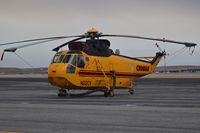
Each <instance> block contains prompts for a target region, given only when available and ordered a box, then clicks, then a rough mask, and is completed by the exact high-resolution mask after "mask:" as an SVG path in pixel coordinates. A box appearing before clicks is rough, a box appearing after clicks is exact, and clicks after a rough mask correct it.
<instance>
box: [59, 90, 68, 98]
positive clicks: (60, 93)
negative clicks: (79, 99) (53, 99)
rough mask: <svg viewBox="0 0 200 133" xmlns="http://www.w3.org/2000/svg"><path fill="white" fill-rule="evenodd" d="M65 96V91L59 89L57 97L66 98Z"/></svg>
mask: <svg viewBox="0 0 200 133" xmlns="http://www.w3.org/2000/svg"><path fill="white" fill-rule="evenodd" d="M67 95H68V93H67V90H65V89H59V90H58V96H59V97H64V96H67Z"/></svg>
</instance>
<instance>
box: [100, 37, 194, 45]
mask: <svg viewBox="0 0 200 133" xmlns="http://www.w3.org/2000/svg"><path fill="white" fill-rule="evenodd" d="M100 37H126V38H136V39H145V40H153V41H160V42H169V43H176V44H183V45H185V46H186V47H195V46H196V45H197V44H196V43H192V42H180V41H174V40H167V39H165V38H163V39H160V38H149V37H141V36H130V35H108V34H102V35H100Z"/></svg>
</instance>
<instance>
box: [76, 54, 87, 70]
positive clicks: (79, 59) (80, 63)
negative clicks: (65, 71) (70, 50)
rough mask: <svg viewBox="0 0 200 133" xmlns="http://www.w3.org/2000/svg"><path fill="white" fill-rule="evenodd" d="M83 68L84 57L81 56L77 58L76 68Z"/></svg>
mask: <svg viewBox="0 0 200 133" xmlns="http://www.w3.org/2000/svg"><path fill="white" fill-rule="evenodd" d="M84 66H85V63H84V57H83V56H82V55H79V56H78V63H77V67H81V68H83V67H84Z"/></svg>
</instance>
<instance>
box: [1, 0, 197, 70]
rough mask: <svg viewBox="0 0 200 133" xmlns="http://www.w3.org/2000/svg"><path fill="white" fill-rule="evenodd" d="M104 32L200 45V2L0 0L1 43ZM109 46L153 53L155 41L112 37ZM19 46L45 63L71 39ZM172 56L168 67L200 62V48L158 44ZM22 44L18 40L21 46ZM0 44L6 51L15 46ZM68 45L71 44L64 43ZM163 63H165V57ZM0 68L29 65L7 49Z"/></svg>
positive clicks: (135, 53)
mask: <svg viewBox="0 0 200 133" xmlns="http://www.w3.org/2000/svg"><path fill="white" fill-rule="evenodd" d="M92 27H94V28H97V29H98V30H99V31H101V32H103V33H105V34H125V35H138V36H146V37H154V38H166V39H171V40H177V41H189V42H194V43H197V44H200V0H0V43H6V42H12V41H19V40H25V39H32V38H41V37H49V36H61V35H79V34H83V33H85V32H86V31H87V30H88V29H90V28H92ZM109 39H110V41H111V45H112V46H111V48H112V49H113V50H114V51H115V49H117V48H118V49H120V51H121V54H123V55H128V56H133V57H134V56H149V55H152V56H153V55H155V53H156V52H157V51H158V49H157V48H156V46H155V43H156V42H154V41H146V40H136V39H125V38H124V39H123V38H109ZM68 40H69V39H64V40H61V41H55V42H51V43H44V44H41V45H37V46H31V47H28V48H22V49H19V50H17V52H16V53H17V54H18V55H20V56H22V57H23V58H24V59H25V60H27V61H28V62H29V63H30V64H31V65H33V66H34V67H47V66H48V64H49V63H50V61H51V58H52V57H53V55H54V54H55V52H52V51H51V50H52V49H53V48H54V47H56V46H58V45H60V44H62V43H64V42H66V41H68ZM158 44H159V45H160V47H161V48H162V49H165V50H166V51H167V52H168V53H169V55H170V54H171V56H169V57H167V59H166V62H167V65H200V46H197V47H196V49H195V53H194V54H193V55H192V56H191V55H190V54H189V49H186V51H185V52H184V53H182V54H180V55H178V56H172V55H173V53H174V52H175V51H177V50H179V49H181V48H182V47H183V46H182V45H175V44H169V43H162V42H158ZM19 45H20V44H19ZM13 46H14V45H9V46H0V54H2V52H3V49H5V48H10V47H13ZM65 48H67V47H65ZM159 65H161V66H162V65H163V61H162V62H160V64H159ZM0 67H29V66H27V65H26V64H24V63H23V62H22V61H21V60H20V59H19V58H18V57H17V56H16V55H15V54H13V53H6V54H5V58H4V61H3V62H0Z"/></svg>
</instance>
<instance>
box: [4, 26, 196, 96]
mask: <svg viewBox="0 0 200 133" xmlns="http://www.w3.org/2000/svg"><path fill="white" fill-rule="evenodd" d="M101 37H125V38H136V39H146V40H153V41H161V42H169V43H176V44H182V45H185V46H186V47H189V48H191V47H195V46H196V45H197V44H195V43H190V42H179V41H173V40H166V39H158V38H148V37H141V36H132V35H110V34H103V33H101V32H99V31H97V30H96V29H94V28H92V29H90V30H89V31H87V33H85V34H83V35H77V36H59V37H49V38H39V39H31V40H24V41H18V42H11V43H4V44H0V46H2V45H11V44H16V43H27V42H31V43H30V44H26V45H22V46H19V47H12V48H9V49H5V50H4V52H3V54H2V58H1V60H3V56H4V53H5V52H15V51H16V50H17V49H18V48H23V47H27V46H32V45H37V44H40V43H45V42H49V41H55V40H59V39H65V38H75V39H73V40H71V41H68V42H66V43H64V44H62V45H60V46H58V47H56V48H54V49H53V51H56V54H55V56H54V57H53V59H52V62H51V64H50V65H49V67H48V80H49V83H50V84H52V85H54V86H57V87H58V88H59V89H58V96H66V95H70V93H69V91H70V90H87V91H86V92H84V93H80V94H78V95H86V94H90V93H93V92H96V91H102V92H104V95H105V96H114V95H115V93H114V90H115V89H127V90H128V92H129V93H130V94H134V82H133V81H134V80H136V79H138V78H140V77H143V76H145V75H148V74H151V73H152V72H154V70H155V68H156V66H157V64H158V63H159V61H160V60H161V58H162V57H163V56H165V55H166V53H165V51H161V52H158V53H156V55H155V56H152V57H135V58H133V57H128V56H124V55H120V53H119V51H116V52H115V53H114V52H113V50H112V49H110V48H109V47H110V41H109V40H107V39H100V38H101ZM81 39H86V41H80V40H81ZM66 45H68V48H69V50H64V51H59V49H60V48H62V47H64V46H66ZM146 59H151V60H146ZM71 95H73V94H71Z"/></svg>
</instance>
